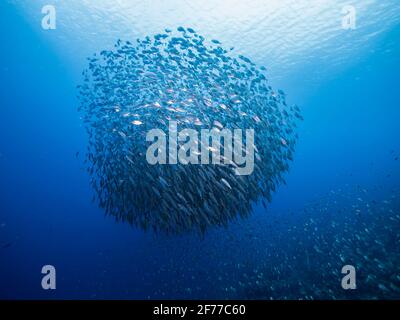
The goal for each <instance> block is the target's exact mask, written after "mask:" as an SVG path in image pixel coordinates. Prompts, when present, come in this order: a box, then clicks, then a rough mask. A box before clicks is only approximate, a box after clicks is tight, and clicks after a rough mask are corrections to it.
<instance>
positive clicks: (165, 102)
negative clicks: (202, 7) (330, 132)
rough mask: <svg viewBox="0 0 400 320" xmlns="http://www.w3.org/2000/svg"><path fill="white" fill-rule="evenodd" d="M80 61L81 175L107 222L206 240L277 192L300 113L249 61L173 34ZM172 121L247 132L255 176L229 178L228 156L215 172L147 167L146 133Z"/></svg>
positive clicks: (233, 167) (192, 34)
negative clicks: (84, 137)
mask: <svg viewBox="0 0 400 320" xmlns="http://www.w3.org/2000/svg"><path fill="white" fill-rule="evenodd" d="M88 61H89V65H88V68H87V69H86V70H85V71H84V72H83V83H82V84H81V85H80V86H79V88H78V89H79V97H80V106H79V111H80V112H81V114H82V119H83V123H84V125H85V128H86V131H87V133H88V136H89V143H88V148H87V154H86V163H87V165H88V167H87V170H88V173H89V174H90V176H91V178H92V179H91V183H92V186H93V189H94V190H95V195H96V198H97V202H98V203H99V205H100V207H102V208H103V209H104V210H105V212H106V214H107V215H111V216H113V217H115V218H116V219H117V220H118V221H125V222H128V223H130V224H132V225H136V226H138V227H140V228H143V229H146V230H147V229H152V230H154V231H155V232H158V231H162V232H166V233H182V232H185V231H190V230H198V231H200V232H204V231H205V230H206V229H207V228H208V227H210V226H222V225H226V224H227V223H228V222H229V221H231V220H233V219H235V218H236V217H238V216H242V217H245V216H247V215H249V214H250V213H251V211H252V205H253V204H254V203H256V202H258V201H259V200H261V199H263V201H264V202H263V203H264V204H265V203H267V202H270V201H271V196H272V193H273V192H274V190H275V188H276V186H278V185H279V184H280V183H285V181H284V173H285V172H286V171H288V169H289V162H291V161H292V160H293V153H294V146H295V144H296V140H297V134H296V132H295V131H296V126H297V125H296V123H297V122H298V121H299V120H302V116H301V114H300V109H299V108H298V107H297V106H289V105H288V104H287V103H286V95H285V93H284V92H283V91H282V90H273V89H272V88H271V87H270V86H269V84H268V80H267V77H266V75H265V74H264V71H265V68H263V67H257V66H256V64H255V63H253V62H252V61H251V60H250V59H249V58H247V57H244V56H242V55H240V56H238V57H236V56H235V55H234V52H232V51H229V52H228V51H227V50H224V48H222V44H221V42H220V41H218V40H215V39H213V40H211V41H210V42H207V41H206V39H205V38H204V37H203V36H201V35H199V34H198V33H197V32H196V31H195V30H194V29H192V28H184V27H178V29H177V31H172V30H171V29H166V30H165V33H159V34H156V35H155V36H154V37H150V36H148V37H145V39H143V40H140V39H138V40H137V41H136V43H132V42H129V41H126V42H124V41H122V40H118V41H117V43H116V44H115V46H114V49H113V50H102V51H101V52H100V54H97V55H95V56H94V57H93V58H89V59H88ZM171 121H173V122H176V123H177V125H178V126H179V127H180V129H181V130H184V129H195V130H201V129H208V130H211V129H214V130H217V131H219V130H225V129H227V130H232V131H233V130H237V129H242V130H245V129H248V128H251V129H253V130H254V132H255V138H254V139H255V141H254V147H253V148H252V149H254V152H255V157H254V158H255V159H254V170H253V171H252V173H251V174H249V175H247V176H240V175H237V172H238V169H239V168H238V164H237V163H235V161H228V160H229V159H228V158H227V157H226V155H225V154H224V153H225V151H227V149H226V147H223V149H222V153H221V155H220V156H221V159H223V160H224V161H220V163H218V164H214V163H210V164H199V165H194V164H191V163H189V164H186V165H184V164H182V163H177V164H167V165H159V164H154V165H152V164H150V163H148V162H147V161H146V150H147V148H148V146H149V142H148V141H146V134H147V132H148V131H149V130H152V129H160V130H166V131H168V124H169V123H170V122H171ZM177 143H178V144H180V146H182V145H183V144H184V143H185V142H184V141H178V142H177ZM252 146H253V145H252ZM209 147H210V148H211V149H209V150H214V149H213V146H209ZM183 150H185V149H183ZM243 150H245V148H244V146H243ZM210 154H211V153H210ZM227 159H228V160H227ZM225 160H226V161H225Z"/></svg>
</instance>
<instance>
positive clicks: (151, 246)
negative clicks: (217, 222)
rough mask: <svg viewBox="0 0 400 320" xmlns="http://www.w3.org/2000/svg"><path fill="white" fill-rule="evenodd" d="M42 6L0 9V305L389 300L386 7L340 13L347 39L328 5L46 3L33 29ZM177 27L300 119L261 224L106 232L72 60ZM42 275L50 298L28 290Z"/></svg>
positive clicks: (393, 128)
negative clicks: (215, 46)
mask: <svg viewBox="0 0 400 320" xmlns="http://www.w3.org/2000/svg"><path fill="white" fill-rule="evenodd" d="M310 3H311V4H310ZM45 4H47V3H46V2H45V1H37V2H35V4H31V3H28V2H27V1H4V2H2V3H1V4H0V14H1V19H0V24H1V29H2V32H1V35H0V37H1V39H0V43H1V44H2V46H1V47H2V50H1V52H0V70H1V71H0V83H1V90H0V95H1V96H0V101H1V106H0V137H1V138H0V192H1V193H0V195H1V196H0V199H1V201H0V298H3V299H16V298H17V299H28V298H40V299H59V298H61V299H73V298H89V299H96V298H99V299H101V298H111V299H153V298H166V299H173V298H220V299H229V298H251V299H288V298H289V299H300V298H302V299H313V298H314V299H318V298H328V299H335V298H339V299H353V298H368V299H373V298H387V299H396V298H397V299H398V298H399V297H400V276H399V273H398V267H397V266H398V263H399V260H400V252H399V249H398V248H399V246H398V245H399V240H400V238H399V234H398V230H399V229H398V227H399V222H400V221H399V214H400V210H399V209H400V207H399V205H400V201H399V200H400V198H399V196H400V194H399V192H400V189H399V183H398V181H399V174H400V170H399V163H400V160H399V159H398V158H399V157H400V142H399V139H398V136H399V130H400V129H399V125H398V123H399V121H398V119H399V116H400V109H399V106H400V97H399V92H398V90H397V84H398V81H397V80H398V74H399V71H400V64H399V62H400V61H399V60H400V54H399V53H400V44H399V42H398V39H399V35H400V5H399V4H398V2H397V1H396V0H393V1H385V3H382V2H380V1H365V3H363V4H362V5H361V4H359V3H358V2H355V1H354V2H353V5H354V7H355V8H356V9H357V28H356V29H355V30H343V29H342V28H341V17H342V16H343V14H342V13H341V8H342V7H343V6H344V5H345V4H346V3H345V2H341V1H327V2H323V1H322V2H321V1H311V2H307V3H306V2H305V1H296V2H295V1H279V2H278V1H277V2H275V1H271V2H268V1H266V2H262V1H260V2H257V1H254V2H252V4H245V2H241V1H235V2H234V4H230V5H227V4H226V3H225V2H224V1H221V2H218V4H216V2H213V1H209V2H190V3H189V2H186V1H183V2H175V1H171V2H169V1H165V2H158V1H144V2H130V1H120V2H118V4H115V5H112V4H111V2H109V1H99V2H97V5H93V4H92V5H91V4H88V3H85V2H84V3H82V4H81V3H79V2H78V1H69V2H68V3H62V2H55V7H56V8H57V29H56V30H43V29H42V28H41V19H42V17H43V14H42V13H41V8H42V7H43V5H45ZM223 9H225V10H223ZM180 25H185V26H191V27H193V28H195V29H196V31H198V32H200V33H201V34H203V35H205V36H206V37H209V38H215V39H219V40H221V42H222V43H223V45H224V46H226V47H227V48H229V47H231V46H233V47H235V50H237V52H238V54H244V55H246V56H248V57H250V58H251V59H252V60H253V61H255V62H256V63H257V64H260V65H265V66H266V67H267V70H268V73H267V74H268V76H269V81H270V82H271V84H272V85H273V86H274V87H277V88H282V89H283V90H284V91H285V92H286V93H287V95H288V100H289V101H290V102H291V103H296V104H297V105H299V106H300V108H301V110H302V114H303V116H304V119H305V120H304V121H303V122H302V123H301V124H300V126H299V129H298V134H299V141H298V144H297V146H296V150H295V158H294V161H293V162H292V163H291V166H290V171H289V173H288V174H287V175H286V182H287V184H286V185H281V186H279V188H278V190H277V191H276V192H275V193H274V195H273V199H272V203H271V204H270V205H269V206H268V208H267V210H265V209H264V208H263V207H262V206H260V207H258V206H255V208H254V214H253V215H251V216H250V217H248V218H246V219H239V220H238V221H235V222H232V223H231V224H230V225H229V226H228V227H226V228H212V229H210V230H208V231H207V232H206V234H205V235H204V236H201V235H199V234H185V235H180V236H167V235H159V234H157V235H156V234H152V233H151V232H143V231H142V230H140V229H137V228H135V227H131V226H129V225H127V224H123V223H116V222H115V221H114V220H113V219H112V218H110V217H105V216H104V212H103V210H102V209H100V208H99V207H98V205H97V204H96V203H92V202H91V199H92V195H93V190H92V189H91V187H90V183H89V176H88V174H87V173H86V170H85V166H84V164H83V158H82V157H81V156H79V157H76V153H77V152H78V151H79V152H80V153H81V154H82V153H84V151H85V149H86V146H87V143H88V141H87V135H86V132H85V130H84V128H83V124H82V120H81V119H80V116H81V115H80V114H79V112H78V111H77V106H78V99H77V94H78V91H77V88H76V86H77V85H78V84H80V83H81V81H82V76H81V72H82V70H83V68H85V67H86V64H87V60H86V58H87V57H88V56H90V55H92V54H93V53H94V52H98V51H100V50H103V49H105V48H109V47H111V46H112V45H113V44H114V43H115V41H116V40H117V39H118V38H121V39H124V40H130V41H134V40H135V39H136V38H143V37H145V36H146V35H152V34H155V33H158V32H161V31H162V30H164V29H165V28H176V27H178V26H180ZM357 210H359V211H357ZM47 264H50V265H54V266H55V268H56V270H57V289H56V290H43V289H42V287H41V279H42V277H43V275H42V274H41V272H40V271H41V268H42V266H43V265H47ZM345 264H350V265H354V266H355V267H356V270H357V272H358V277H357V279H358V282H357V289H356V290H343V288H342V287H341V285H340V281H341V278H342V277H343V275H342V274H341V272H340V271H341V268H342V266H343V265H345Z"/></svg>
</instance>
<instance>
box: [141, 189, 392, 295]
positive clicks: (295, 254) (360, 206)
mask: <svg viewBox="0 0 400 320" xmlns="http://www.w3.org/2000/svg"><path fill="white" fill-rule="evenodd" d="M399 228H400V190H399V189H398V188H396V189H392V190H387V189H386V188H385V189H383V188H382V187H381V186H374V187H369V188H364V187H362V186H354V185H352V186H349V185H347V186H343V187H341V188H338V189H335V190H331V191H330V192H328V193H327V194H325V195H322V196H319V197H318V198H316V199H315V200H314V201H312V202H310V203H308V204H306V205H305V206H304V207H299V209H290V211H289V212H282V211H281V210H271V211H270V213H269V215H268V217H265V216H264V215H262V214H261V213H258V212H257V214H255V215H253V216H252V217H251V219H247V220H246V221H241V222H240V223H232V224H231V226H230V227H229V228H228V229H224V230H223V232H214V230H213V231H211V232H209V233H208V234H207V236H206V240H204V239H199V240H196V239H193V238H189V237H186V238H184V240H182V241H181V245H180V246H176V241H174V240H173V239H171V240H169V239H168V238H166V237H164V238H163V239H160V241H159V246H160V249H159V250H158V252H157V255H156V256H158V259H157V260H155V261H153V260H154V259H155V258H154V257H155V255H151V256H150V257H149V258H148V259H147V260H146V261H144V262H143V263H145V264H146V266H147V268H148V269H149V270H157V272H158V274H157V277H154V278H152V277H153V275H152V274H151V273H149V274H145V276H144V277H143V280H142V283H149V290H148V291H149V292H151V291H152V290H154V286H155V283H157V288H158V289H157V290H156V291H155V292H153V295H152V296H151V297H150V298H154V299H159V298H163V297H171V296H172V297H177V298H186V299H307V300H312V299H399V298H400V273H399V264H400V250H399V248H400V234H399ZM149 242H150V241H149ZM149 246H150V245H149ZM193 248H196V250H193ZM172 252H173V255H174V257H175V258H171V255H172ZM143 256H144V257H145V254H143ZM176 257H179V258H178V259H177V258H176ZM344 265H353V266H354V267H355V269H356V273H357V274H356V284H357V289H356V290H344V289H343V288H342V286H341V280H342V278H343V277H344V274H342V273H341V270H342V267H343V266H344ZM150 279H153V282H151V281H150ZM159 279H165V280H164V283H159V282H158V281H159ZM142 290H145V289H144V288H142Z"/></svg>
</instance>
